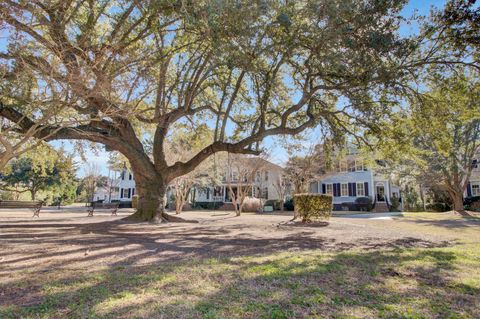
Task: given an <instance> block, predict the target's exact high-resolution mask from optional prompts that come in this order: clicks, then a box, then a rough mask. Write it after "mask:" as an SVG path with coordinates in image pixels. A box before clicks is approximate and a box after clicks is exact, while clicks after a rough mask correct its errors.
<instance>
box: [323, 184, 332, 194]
mask: <svg viewBox="0 0 480 319" xmlns="http://www.w3.org/2000/svg"><path fill="white" fill-rule="evenodd" d="M329 186H330V191H329V190H328V188H329ZM325 194H327V195H331V196H333V184H332V183H328V184H325Z"/></svg>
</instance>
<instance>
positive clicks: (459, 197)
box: [449, 191, 470, 216]
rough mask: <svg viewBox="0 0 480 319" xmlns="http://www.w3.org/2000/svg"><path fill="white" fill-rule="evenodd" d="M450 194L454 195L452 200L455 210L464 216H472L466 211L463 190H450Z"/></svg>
mask: <svg viewBox="0 0 480 319" xmlns="http://www.w3.org/2000/svg"><path fill="white" fill-rule="evenodd" d="M449 194H450V196H451V197H452V202H453V210H454V211H455V212H456V213H458V214H460V215H462V216H470V214H468V213H467V212H466V211H465V208H464V206H463V192H462V191H450V192H449Z"/></svg>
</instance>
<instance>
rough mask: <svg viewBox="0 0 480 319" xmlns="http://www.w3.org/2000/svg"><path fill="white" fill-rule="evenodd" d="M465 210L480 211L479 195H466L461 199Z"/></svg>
mask: <svg viewBox="0 0 480 319" xmlns="http://www.w3.org/2000/svg"><path fill="white" fill-rule="evenodd" d="M463 205H464V206H465V209H466V210H471V211H477V212H478V211H480V196H472V197H467V198H465V199H464V200H463Z"/></svg>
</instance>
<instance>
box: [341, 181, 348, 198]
mask: <svg viewBox="0 0 480 319" xmlns="http://www.w3.org/2000/svg"><path fill="white" fill-rule="evenodd" d="M340 196H342V197H347V196H348V184H347V183H342V188H341V190H340Z"/></svg>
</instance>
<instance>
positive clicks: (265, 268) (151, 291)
mask: <svg viewBox="0 0 480 319" xmlns="http://www.w3.org/2000/svg"><path fill="white" fill-rule="evenodd" d="M420 218H421V220H422V222H421V223H420V222H418V221H419V219H420ZM452 218H456V219H458V217H452V216H448V215H445V214H441V215H440V214H439V215H433V214H416V215H415V214H406V216H405V217H404V218H402V219H401V220H399V221H392V223H395V225H394V227H397V228H402V227H404V228H409V227H412V228H413V227H420V228H421V229H422V230H424V231H425V232H429V233H435V234H437V233H438V235H439V236H445V237H448V240H449V241H450V242H452V239H453V238H455V239H456V242H455V243H454V244H450V245H448V246H446V247H440V248H402V249H399V248H396V249H372V250H368V251H365V250H355V249H354V250H347V251H343V252H322V251H318V250H317V251H311V250H309V251H298V252H294V253H293V252H289V253H282V254H275V255H267V256H247V257H235V258H225V259H222V258H220V259H218V258H209V259H202V260H191V261H188V262H180V263H171V264H161V265H150V266H146V267H143V268H140V267H129V268H126V267H116V268H113V269H111V268H110V269H104V270H102V271H95V272H87V271H82V272H79V271H78V270H75V271H72V272H69V271H62V273H56V272H54V271H52V272H50V273H47V274H40V275H39V274H36V273H32V274H31V276H32V277H31V278H32V280H31V282H29V283H25V282H24V283H18V285H19V286H21V285H37V286H39V287H38V288H39V289H40V292H41V300H39V302H33V303H32V304H33V305H31V306H24V307H21V308H20V307H16V306H8V307H5V306H4V307H2V308H0V318H412V319H413V318H480V234H479V232H480V229H479V227H475V226H473V227H471V226H470V227H466V226H465V227H458V226H457V227H451V226H449V225H447V224H443V223H444V222H446V221H448V220H450V219H452ZM429 220H430V221H431V222H428V221H429Z"/></svg>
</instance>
